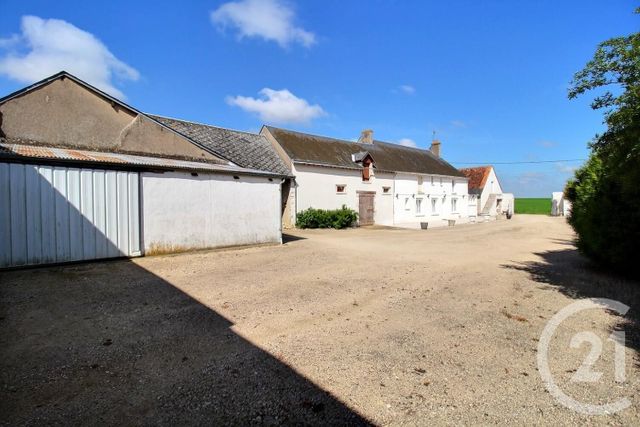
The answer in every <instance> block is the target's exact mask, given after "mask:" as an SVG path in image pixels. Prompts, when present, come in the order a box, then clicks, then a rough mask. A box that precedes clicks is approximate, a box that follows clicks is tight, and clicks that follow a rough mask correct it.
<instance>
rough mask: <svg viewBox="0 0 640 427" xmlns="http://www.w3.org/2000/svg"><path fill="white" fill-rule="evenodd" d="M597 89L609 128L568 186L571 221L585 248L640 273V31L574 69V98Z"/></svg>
mask: <svg viewBox="0 0 640 427" xmlns="http://www.w3.org/2000/svg"><path fill="white" fill-rule="evenodd" d="M636 13H640V8H639V9H637V10H636ZM592 90H603V92H602V93H601V94H599V95H598V96H596V97H595V98H594V100H593V102H592V104H591V107H592V108H593V109H596V110H597V109H604V110H605V112H604V123H605V124H606V125H607V129H606V131H605V132H604V133H603V134H602V135H596V137H595V138H594V140H593V141H592V142H591V144H590V148H591V155H590V159H589V161H588V162H587V163H586V164H585V166H583V167H582V168H580V169H579V170H578V171H576V175H575V177H574V178H573V179H572V180H571V181H569V183H568V185H567V188H566V189H565V191H566V195H567V198H569V200H571V201H572V203H573V205H574V206H573V208H572V213H571V217H570V218H569V222H570V224H571V225H572V226H573V228H574V229H575V231H576V233H577V235H578V248H579V249H580V250H581V251H582V252H583V253H585V254H586V255H587V256H589V257H591V258H592V259H594V260H596V261H598V262H599V263H601V264H603V265H606V266H609V267H612V268H615V269H617V270H618V271H624V272H626V273H631V274H633V275H639V274H638V273H637V272H636V271H637V269H634V268H633V267H635V265H634V261H635V262H637V259H638V246H639V244H640V33H635V34H631V35H629V36H626V37H617V38H614V39H610V40H607V41H605V42H603V43H601V44H600V45H599V46H598V48H597V50H596V52H595V55H594V57H593V59H592V60H591V61H589V62H588V63H587V65H586V66H585V68H584V69H583V70H581V71H579V72H578V73H576V74H575V76H574V79H573V82H572V87H571V89H570V90H569V98H570V99H573V98H576V97H577V96H579V95H582V94H584V93H586V92H589V91H592ZM634 270H635V271H634Z"/></svg>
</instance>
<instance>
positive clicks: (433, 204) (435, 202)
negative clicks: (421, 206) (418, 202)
mask: <svg viewBox="0 0 640 427" xmlns="http://www.w3.org/2000/svg"><path fill="white" fill-rule="evenodd" d="M437 212H438V199H436V198H433V199H431V213H432V214H434V215H435V214H436V213H437Z"/></svg>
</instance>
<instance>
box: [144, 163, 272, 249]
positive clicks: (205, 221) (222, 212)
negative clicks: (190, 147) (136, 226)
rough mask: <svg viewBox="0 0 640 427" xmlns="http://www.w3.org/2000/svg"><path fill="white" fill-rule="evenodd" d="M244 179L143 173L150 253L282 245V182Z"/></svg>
mask: <svg viewBox="0 0 640 427" xmlns="http://www.w3.org/2000/svg"><path fill="white" fill-rule="evenodd" d="M239 178H240V179H238V180H236V179H234V178H233V176H230V175H221V174H203V173H199V174H198V176H192V175H191V174H190V173H183V172H166V173H151V172H148V173H147V172H145V173H143V174H142V206H141V207H142V212H143V242H144V247H145V252H146V253H163V252H175V251H181V250H188V249H201V248H213V247H222V246H235V245H251V244H258V243H279V242H281V241H282V234H281V218H280V180H279V179H276V178H274V179H273V181H269V180H268V178H264V177H253V176H244V175H240V176H239Z"/></svg>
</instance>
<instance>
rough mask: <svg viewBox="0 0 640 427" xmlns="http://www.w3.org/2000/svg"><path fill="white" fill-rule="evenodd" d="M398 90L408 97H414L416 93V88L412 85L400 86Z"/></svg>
mask: <svg viewBox="0 0 640 427" xmlns="http://www.w3.org/2000/svg"><path fill="white" fill-rule="evenodd" d="M398 90H399V91H400V92H402V93H405V94H407V95H413V94H414V93H416V88H415V87H413V86H411V85H400V86H398Z"/></svg>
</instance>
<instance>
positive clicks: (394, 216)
mask: <svg viewBox="0 0 640 427" xmlns="http://www.w3.org/2000/svg"><path fill="white" fill-rule="evenodd" d="M397 177H398V174H397V173H394V174H393V193H392V194H391V197H393V204H392V206H391V208H392V209H393V211H392V212H391V218H392V220H393V225H396V178H397Z"/></svg>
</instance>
